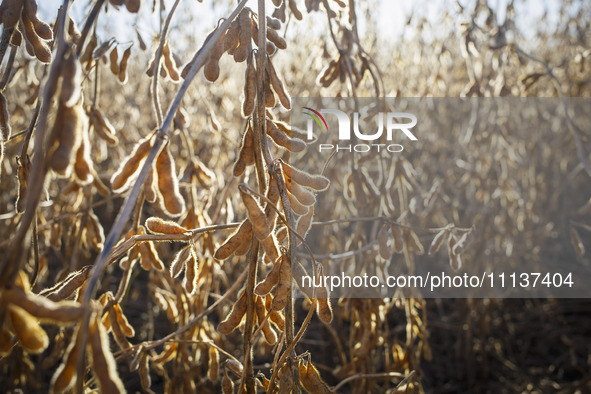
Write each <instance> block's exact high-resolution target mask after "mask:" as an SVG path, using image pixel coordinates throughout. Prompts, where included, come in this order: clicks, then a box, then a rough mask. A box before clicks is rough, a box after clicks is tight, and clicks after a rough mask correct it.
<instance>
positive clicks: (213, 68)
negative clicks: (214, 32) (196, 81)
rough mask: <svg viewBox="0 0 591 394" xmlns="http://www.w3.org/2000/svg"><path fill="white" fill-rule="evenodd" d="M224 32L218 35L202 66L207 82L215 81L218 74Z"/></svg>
mask: <svg viewBox="0 0 591 394" xmlns="http://www.w3.org/2000/svg"><path fill="white" fill-rule="evenodd" d="M225 35H226V34H225V33H224V34H222V35H221V36H220V38H219V39H218V41H217V42H216V44H215V46H214V47H213V49H212V51H211V52H210V54H209V58H208V60H207V62H206V63H205V66H204V67H203V74H204V75H205V78H206V79H207V80H208V81H209V82H215V81H217V79H218V78H219V76H220V64H219V62H220V57H221V56H222V54H223V53H224V38H225Z"/></svg>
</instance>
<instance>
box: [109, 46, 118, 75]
mask: <svg viewBox="0 0 591 394" xmlns="http://www.w3.org/2000/svg"><path fill="white" fill-rule="evenodd" d="M118 61H119V53H118V52H117V45H115V46H114V47H113V49H111V53H110V54H109V62H110V68H111V72H112V73H113V74H115V75H119V63H118Z"/></svg>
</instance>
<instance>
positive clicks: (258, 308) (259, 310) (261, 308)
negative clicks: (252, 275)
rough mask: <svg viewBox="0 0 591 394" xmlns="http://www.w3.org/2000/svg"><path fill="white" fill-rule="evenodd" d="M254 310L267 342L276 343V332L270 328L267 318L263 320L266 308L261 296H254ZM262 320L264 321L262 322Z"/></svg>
mask: <svg viewBox="0 0 591 394" xmlns="http://www.w3.org/2000/svg"><path fill="white" fill-rule="evenodd" d="M255 312H256V316H257V320H258V322H259V326H260V327H261V331H262V332H263V335H264V336H265V340H266V341H267V343H269V344H271V345H274V344H275V343H277V333H276V332H275V331H274V330H273V329H272V328H271V325H270V324H269V320H266V321H265V316H266V314H267V310H266V309H265V303H264V302H263V299H262V298H261V297H258V296H257V297H255ZM263 322H264V323H263Z"/></svg>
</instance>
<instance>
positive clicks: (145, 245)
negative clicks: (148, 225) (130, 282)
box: [138, 241, 164, 271]
mask: <svg viewBox="0 0 591 394" xmlns="http://www.w3.org/2000/svg"><path fill="white" fill-rule="evenodd" d="M138 248H139V251H140V255H141V263H142V268H144V269H145V270H146V271H148V270H150V269H151V268H154V269H155V270H156V271H162V270H164V264H163V263H162V260H160V257H159V256H158V252H157V251H156V248H155V247H154V242H151V241H148V242H142V243H140V244H139V245H138Z"/></svg>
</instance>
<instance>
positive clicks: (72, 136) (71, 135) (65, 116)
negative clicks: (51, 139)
mask: <svg viewBox="0 0 591 394" xmlns="http://www.w3.org/2000/svg"><path fill="white" fill-rule="evenodd" d="M85 123H86V115H85V114H84V110H83V109H82V106H81V104H79V105H76V106H74V107H71V108H70V107H66V106H65V105H60V106H59V107H58V111H57V115H56V120H55V123H54V125H53V129H52V132H51V133H52V136H55V137H56V140H57V148H55V149H53V150H52V152H51V159H50V167H51V169H52V170H53V171H54V172H55V173H57V174H58V175H61V176H68V175H69V171H70V169H71V166H70V164H71V162H72V160H73V155H72V151H74V150H75V149H76V148H77V147H78V145H79V144H80V137H81V134H82V130H84V128H85Z"/></svg>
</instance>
